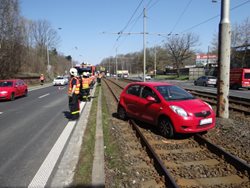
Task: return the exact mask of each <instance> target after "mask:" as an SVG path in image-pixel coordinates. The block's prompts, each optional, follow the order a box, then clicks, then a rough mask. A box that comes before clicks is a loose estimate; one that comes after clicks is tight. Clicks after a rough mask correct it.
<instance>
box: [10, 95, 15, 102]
mask: <svg viewBox="0 0 250 188" xmlns="http://www.w3.org/2000/svg"><path fill="white" fill-rule="evenodd" d="M10 100H11V101H14V100H15V93H11V95H10Z"/></svg>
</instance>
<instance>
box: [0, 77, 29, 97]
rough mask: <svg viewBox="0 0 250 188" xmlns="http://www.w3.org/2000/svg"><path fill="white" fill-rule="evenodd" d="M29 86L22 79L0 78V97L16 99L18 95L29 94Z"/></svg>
mask: <svg viewBox="0 0 250 188" xmlns="http://www.w3.org/2000/svg"><path fill="white" fill-rule="evenodd" d="M27 95H28V86H27V84H26V83H25V82H24V81H23V80H20V79H12V80H0V99H1V100H12V101H13V100H15V98H16V97H20V96H27Z"/></svg>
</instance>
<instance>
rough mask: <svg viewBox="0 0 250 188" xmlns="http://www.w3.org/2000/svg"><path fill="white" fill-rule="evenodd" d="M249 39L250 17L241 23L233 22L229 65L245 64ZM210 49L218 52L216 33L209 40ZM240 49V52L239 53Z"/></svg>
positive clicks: (239, 65)
mask: <svg viewBox="0 0 250 188" xmlns="http://www.w3.org/2000/svg"><path fill="white" fill-rule="evenodd" d="M249 39H250V19H249V17H248V18H246V19H245V20H244V21H243V22H242V23H240V24H239V23H235V24H233V26H232V29H231V66H232V67H236V66H237V67H244V66H247V61H246V56H247V48H248V47H249V43H250V41H249ZM211 46H212V50H213V51H214V52H218V33H215V34H214V37H213V39H212V42H211ZM239 51H241V53H239Z"/></svg>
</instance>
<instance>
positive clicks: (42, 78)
mask: <svg viewBox="0 0 250 188" xmlns="http://www.w3.org/2000/svg"><path fill="white" fill-rule="evenodd" d="M44 79H45V78H44V75H43V74H41V75H40V82H41V85H43V83H44Z"/></svg>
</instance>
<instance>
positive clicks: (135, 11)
mask: <svg viewBox="0 0 250 188" xmlns="http://www.w3.org/2000/svg"><path fill="white" fill-rule="evenodd" d="M143 1H144V0H141V2H140V3H139V5H138V6H137V7H136V9H135V10H134V12H133V14H132V15H131V17H130V19H129V21H128V22H127V24H126V25H125V27H124V28H123V29H122V30H121V31H120V32H119V33H123V32H124V31H125V29H126V28H127V27H128V26H129V24H130V22H131V20H132V18H133V17H134V15H135V14H136V12H137V10H138V9H139V8H140V6H141V4H142V3H143ZM120 37H121V36H120V35H119V36H118V37H117V39H116V41H118V40H119V38H120Z"/></svg>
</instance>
